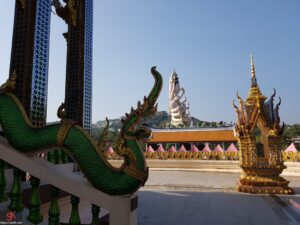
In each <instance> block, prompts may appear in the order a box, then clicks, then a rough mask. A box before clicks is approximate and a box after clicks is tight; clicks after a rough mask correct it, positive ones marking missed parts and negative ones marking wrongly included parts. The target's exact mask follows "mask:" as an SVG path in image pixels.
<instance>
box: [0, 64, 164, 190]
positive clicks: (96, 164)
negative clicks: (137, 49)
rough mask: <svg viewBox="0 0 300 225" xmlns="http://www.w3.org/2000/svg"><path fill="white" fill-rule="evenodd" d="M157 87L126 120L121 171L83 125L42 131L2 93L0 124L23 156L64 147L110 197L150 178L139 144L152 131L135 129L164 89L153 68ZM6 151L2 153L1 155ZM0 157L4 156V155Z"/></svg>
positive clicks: (14, 100) (64, 124)
mask: <svg viewBox="0 0 300 225" xmlns="http://www.w3.org/2000/svg"><path fill="white" fill-rule="evenodd" d="M151 73H152V75H153V76H154V78H155V84H154V86H153V88H152V90H151V92H150V94H149V96H148V97H145V98H144V103H143V104H140V103H138V107H137V109H136V110H133V109H132V111H131V113H130V114H129V115H127V117H126V118H125V119H124V120H123V128H122V129H121V132H120V137H119V142H118V149H117V152H118V153H119V154H120V155H122V156H123V157H124V158H125V162H124V164H123V166H122V167H121V168H114V167H112V166H111V165H110V164H109V163H108V162H107V160H106V157H105V156H104V154H103V152H104V149H100V148H99V147H98V146H97V144H96V143H95V141H94V140H92V139H91V137H90V136H89V135H88V134H87V133H86V132H84V131H83V130H82V128H81V127H80V126H77V125H73V124H72V123H70V122H67V121H64V120H63V121H62V122H61V123H58V124H52V125H49V126H45V127H42V128H35V127H33V126H32V125H31V123H30V121H29V119H28V117H27V115H26V113H25V111H24V109H23V107H22V105H21V103H20V101H19V100H18V99H17V98H16V97H15V96H14V95H13V94H11V93H7V92H5V89H4V90H2V92H1V93H0V125H1V127H2V129H3V133H4V136H5V137H6V138H7V140H8V142H9V143H10V145H11V146H13V147H14V148H15V149H17V150H18V151H20V152H22V153H28V154H31V153H37V152H39V151H43V150H46V149H50V148H52V147H61V148H63V149H64V150H65V151H66V152H67V153H68V154H69V155H70V156H71V157H72V158H73V159H74V160H75V161H76V162H77V164H78V166H79V167H80V169H81V171H82V172H83V174H84V175H85V176H86V178H87V179H88V180H89V181H90V182H91V183H92V185H93V186H94V187H95V188H97V189H98V190H101V191H102V192H104V193H107V194H110V195H126V194H131V193H133V192H135V191H136V190H137V189H138V188H139V187H140V186H141V185H143V184H144V183H145V182H146V180H147V178H148V169H147V167H146V162H145V158H144V154H143V152H142V147H141V145H140V144H139V142H140V141H142V139H143V138H145V137H147V136H148V135H149V134H150V132H149V131H148V130H147V129H145V128H140V129H138V130H137V129H136V125H137V124H138V122H139V121H140V120H141V119H142V118H145V117H147V116H149V115H152V114H153V113H154V112H155V111H156V108H157V106H156V105H155V104H156V100H157V98H158V96H159V93H160V91H161V88H162V77H161V75H160V74H159V73H158V72H157V71H156V69H155V67H153V68H152V69H151ZM1 151H3V150H0V152H1ZM0 154H4V153H3V152H2V153H0Z"/></svg>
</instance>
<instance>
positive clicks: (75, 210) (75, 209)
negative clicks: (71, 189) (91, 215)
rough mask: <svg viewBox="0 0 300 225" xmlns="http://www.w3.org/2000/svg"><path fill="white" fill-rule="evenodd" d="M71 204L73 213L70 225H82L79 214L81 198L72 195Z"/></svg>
mask: <svg viewBox="0 0 300 225" xmlns="http://www.w3.org/2000/svg"><path fill="white" fill-rule="evenodd" d="M71 204H72V211H71V216H70V220H69V225H80V223H81V221H80V217H79V212H78V204H79V198H78V197H76V196H74V195H72V196H71Z"/></svg>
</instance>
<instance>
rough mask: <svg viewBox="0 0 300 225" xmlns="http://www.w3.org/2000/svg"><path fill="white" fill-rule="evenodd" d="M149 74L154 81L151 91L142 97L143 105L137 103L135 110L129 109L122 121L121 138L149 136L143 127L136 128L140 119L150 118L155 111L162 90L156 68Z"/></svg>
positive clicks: (160, 77) (147, 130)
mask: <svg viewBox="0 0 300 225" xmlns="http://www.w3.org/2000/svg"><path fill="white" fill-rule="evenodd" d="M151 74H152V76H153V77H154V79H155V82H154V85H153V88H152V90H151V91H150V93H149V95H148V96H147V97H146V96H145V97H144V99H143V103H141V102H140V101H138V103H137V108H136V109H133V108H131V112H130V114H128V113H126V114H125V118H123V119H122V123H123V127H122V129H121V134H120V135H121V137H123V138H126V137H130V138H131V139H132V138H135V139H137V140H141V139H143V138H148V137H149V136H150V134H151V132H150V130H149V129H148V128H147V127H146V126H144V125H141V126H137V125H138V124H139V123H140V122H141V120H142V119H145V118H148V117H149V116H152V115H154V114H155V113H156V111H157V103H156V101H157V98H158V96H159V94H160V91H161V89H162V84H163V81H162V76H161V75H160V73H159V72H158V71H157V70H156V67H152V68H151Z"/></svg>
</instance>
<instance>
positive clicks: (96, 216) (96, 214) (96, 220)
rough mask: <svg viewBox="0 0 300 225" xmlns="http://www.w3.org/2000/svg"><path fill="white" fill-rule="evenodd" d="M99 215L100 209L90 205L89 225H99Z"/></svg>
mask: <svg viewBox="0 0 300 225" xmlns="http://www.w3.org/2000/svg"><path fill="white" fill-rule="evenodd" d="M99 213H100V207H99V206H96V205H92V215H93V219H92V223H91V225H99V222H100V221H99Z"/></svg>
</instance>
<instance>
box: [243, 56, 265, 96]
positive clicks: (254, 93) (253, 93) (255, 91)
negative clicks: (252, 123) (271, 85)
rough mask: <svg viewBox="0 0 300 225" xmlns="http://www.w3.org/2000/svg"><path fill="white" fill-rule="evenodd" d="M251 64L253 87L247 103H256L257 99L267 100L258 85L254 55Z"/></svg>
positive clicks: (251, 57)
mask: <svg viewBox="0 0 300 225" xmlns="http://www.w3.org/2000/svg"><path fill="white" fill-rule="evenodd" d="M250 63H251V87H250V90H249V96H248V98H247V100H246V102H256V99H257V98H258V99H265V98H266V97H265V96H263V95H262V94H261V92H260V90H259V87H258V84H257V80H256V75H255V68H254V62H253V54H251V55H250Z"/></svg>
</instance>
